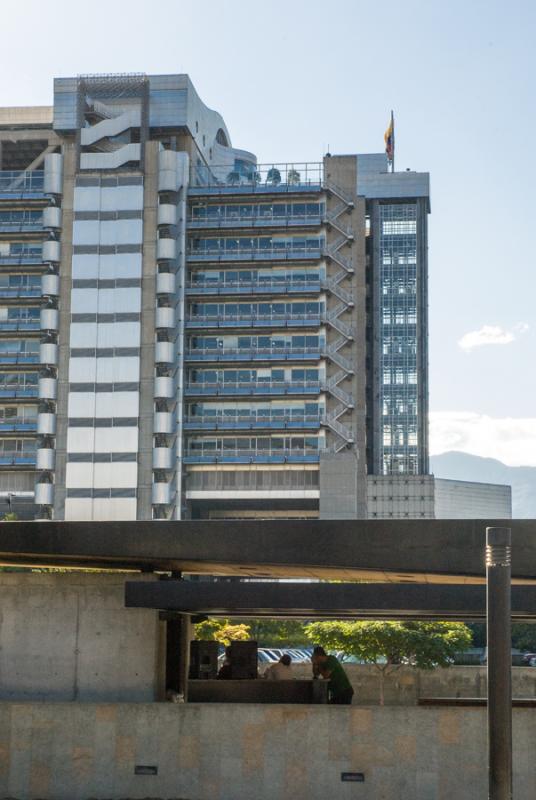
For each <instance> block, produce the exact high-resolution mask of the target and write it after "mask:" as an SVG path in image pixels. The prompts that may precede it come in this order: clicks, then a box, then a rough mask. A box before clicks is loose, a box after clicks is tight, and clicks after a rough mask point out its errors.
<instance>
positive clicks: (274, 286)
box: [186, 276, 322, 296]
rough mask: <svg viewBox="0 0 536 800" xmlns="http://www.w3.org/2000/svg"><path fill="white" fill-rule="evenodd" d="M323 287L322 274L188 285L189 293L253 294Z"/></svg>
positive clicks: (312, 290)
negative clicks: (298, 278)
mask: <svg viewBox="0 0 536 800" xmlns="http://www.w3.org/2000/svg"><path fill="white" fill-rule="evenodd" d="M321 289H322V285H321V281H320V276H314V277H313V278H311V280H306V281H303V280H301V281H300V280H296V281H293V280H292V277H291V276H286V277H285V278H281V280H270V279H268V280H263V279H260V280H251V281H230V280H215V281H207V282H201V281H189V282H188V283H187V285H186V294H187V295H199V296H205V295H253V294H270V295H273V294H318V293H319V292H320V291H321Z"/></svg>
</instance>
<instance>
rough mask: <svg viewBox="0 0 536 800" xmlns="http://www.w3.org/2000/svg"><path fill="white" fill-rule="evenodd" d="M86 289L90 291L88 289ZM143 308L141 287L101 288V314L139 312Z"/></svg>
mask: <svg viewBox="0 0 536 800" xmlns="http://www.w3.org/2000/svg"><path fill="white" fill-rule="evenodd" d="M84 291H88V290H87V289H86V290H84ZM140 308H141V289H139V288H137V287H135V286H132V287H127V288H122V287H121V288H119V289H99V292H98V312H99V314H114V313H125V312H130V313H132V312H139V310H140Z"/></svg>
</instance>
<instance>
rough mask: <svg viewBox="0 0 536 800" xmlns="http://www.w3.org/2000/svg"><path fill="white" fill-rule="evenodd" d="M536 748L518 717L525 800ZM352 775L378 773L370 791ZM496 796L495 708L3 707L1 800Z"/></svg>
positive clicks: (523, 712)
mask: <svg viewBox="0 0 536 800" xmlns="http://www.w3.org/2000/svg"><path fill="white" fill-rule="evenodd" d="M535 741H536V714H534V710H533V709H515V710H514V797H515V798H516V800H533V798H534V787H535V786H536V759H535V758H534V747H535ZM136 766H143V767H156V768H157V770H158V774H157V775H136V774H135V768H136ZM342 772H362V773H364V776H365V783H364V785H363V784H356V783H343V782H342V781H341V773H342ZM487 796H488V793H487V773H486V711H485V709H483V708H456V709H454V708H438V707H435V708H423V707H420V708H419V707H416V708H415V707H406V708H396V707H385V708H378V707H374V708H360V707H334V706H331V707H330V706H316V707H311V706H309V707H308V706H281V705H276V706H261V705H251V706H244V705H240V706H239V705H216V704H203V705H196V704H190V705H173V704H167V703H151V704H128V705H127V704H119V705H100V704H82V703H54V704H48V703H42V704H30V703H28V704H18V705H17V704H9V703H0V797H9V798H18V800H38V798H45V797H46V798H52V799H53V800H88V798H94V799H95V798H97V799H98V800H112V799H113V800H119V798H130V799H131V800H138V799H139V798H148V797H150V798H166V800H170V798H181V800H285V799H286V798H288V799H289V800H325V798H326V797H330V798H334V799H335V798H336V800H345V798H348V800H351V799H352V800H353V799H354V798H363V799H364V798H366V800H391V799H393V800H394V798H400V800H454V798H455V800H480V798H481V799H482V800H484V799H485V798H486V797H487Z"/></svg>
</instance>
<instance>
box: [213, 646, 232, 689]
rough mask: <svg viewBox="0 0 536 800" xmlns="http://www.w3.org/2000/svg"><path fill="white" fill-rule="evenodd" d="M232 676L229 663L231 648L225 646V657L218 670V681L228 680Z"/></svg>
mask: <svg viewBox="0 0 536 800" xmlns="http://www.w3.org/2000/svg"><path fill="white" fill-rule="evenodd" d="M232 677H233V675H232V665H231V648H230V646H229V647H226V648H225V659H224V661H223V664H222V665H221V667H220V668H219V670H218V675H217V678H218V680H220V681H228V680H230V679H231V678H232Z"/></svg>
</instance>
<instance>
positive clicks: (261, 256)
mask: <svg viewBox="0 0 536 800" xmlns="http://www.w3.org/2000/svg"><path fill="white" fill-rule="evenodd" d="M322 254H323V246H320V245H319V246H318V247H307V246H300V247H258V248H254V247H210V248H208V247H207V248H200V247H195V248H194V247H189V248H188V261H190V262H214V263H219V262H221V261H301V260H306V261H318V260H319V259H320V258H322Z"/></svg>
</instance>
